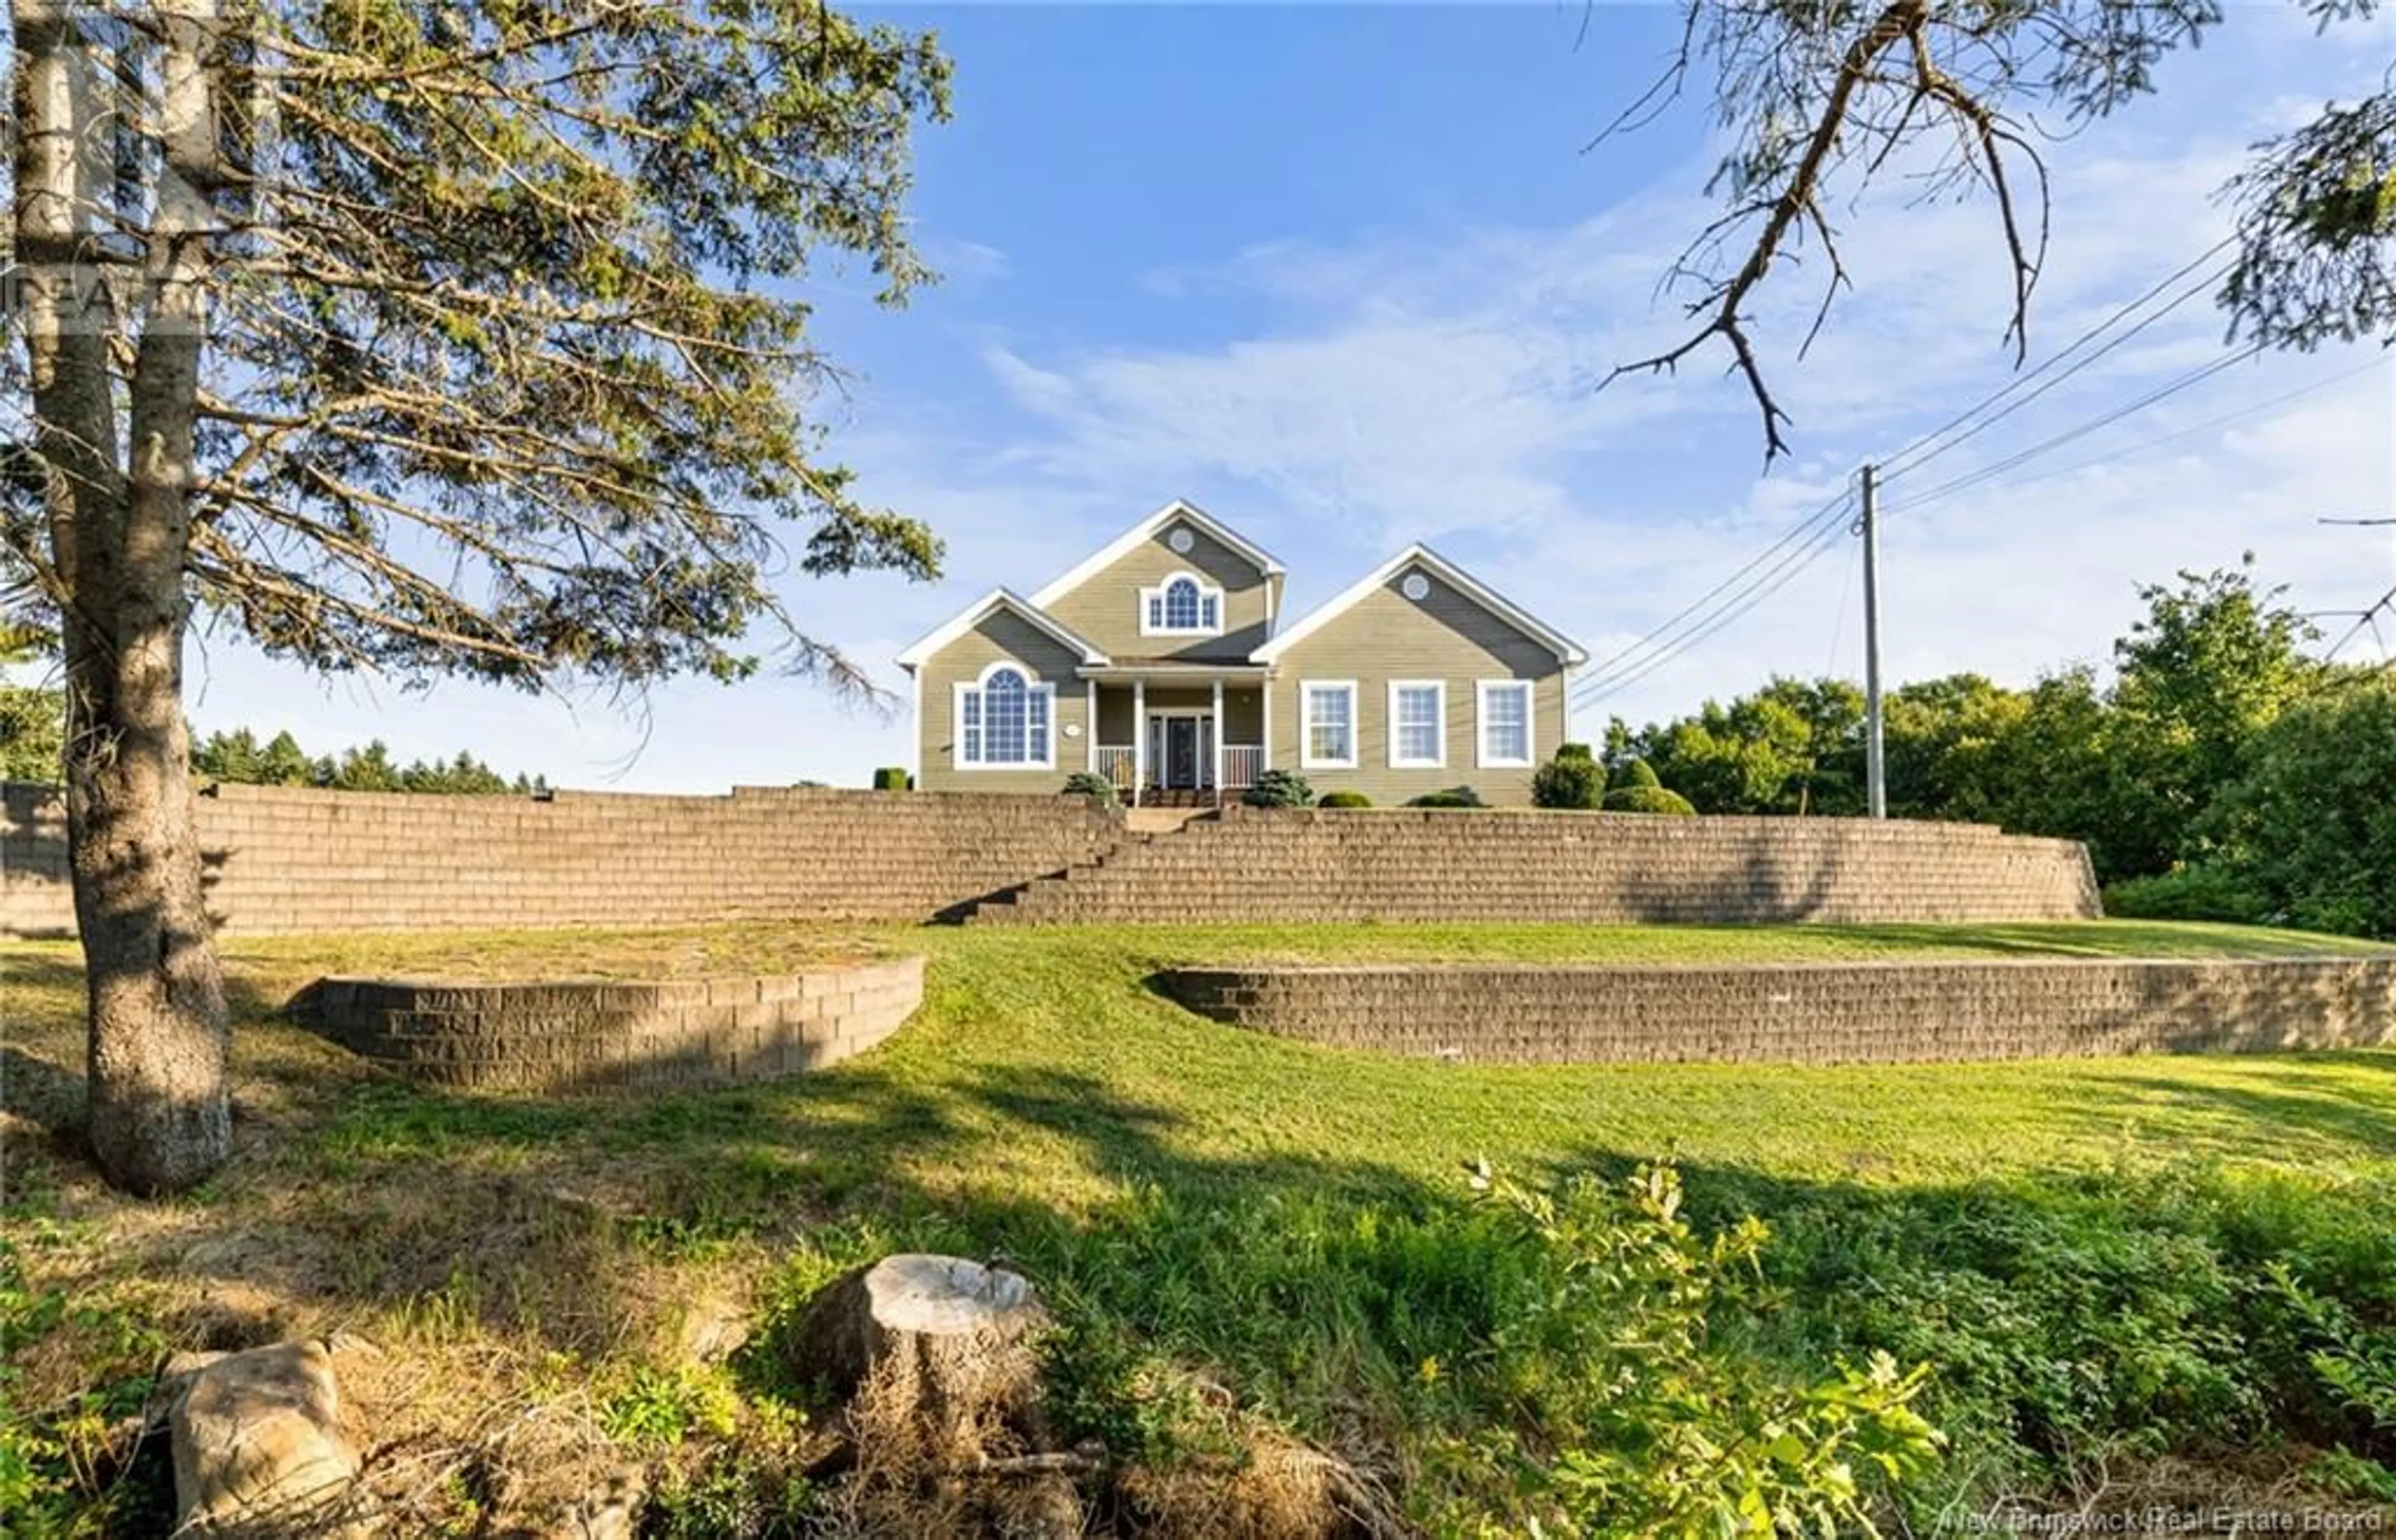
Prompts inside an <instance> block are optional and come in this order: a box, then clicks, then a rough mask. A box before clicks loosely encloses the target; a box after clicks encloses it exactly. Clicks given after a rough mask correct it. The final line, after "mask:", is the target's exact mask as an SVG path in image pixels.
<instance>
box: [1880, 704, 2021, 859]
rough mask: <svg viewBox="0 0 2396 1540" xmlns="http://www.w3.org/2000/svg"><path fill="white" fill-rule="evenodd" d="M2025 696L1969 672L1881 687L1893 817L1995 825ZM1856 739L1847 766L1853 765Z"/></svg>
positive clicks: (2010, 788)
mask: <svg viewBox="0 0 2396 1540" xmlns="http://www.w3.org/2000/svg"><path fill="white" fill-rule="evenodd" d="M2029 712H2030V699H2029V697H2028V696H2026V695H2025V694H2024V693H2023V692H2021V691H2019V690H2009V689H2006V688H2005V687H2004V686H2003V685H2001V684H1996V683H1995V682H1994V681H1992V680H1990V679H1987V678H1985V677H1983V676H1982V675H1979V674H1976V673H1959V674H1949V675H1947V676H1945V677H1944V678H1940V679H1926V680H1921V681H1918V682H1916V683H1913V684H1900V685H1898V686H1897V688H1896V689H1894V690H1891V691H1890V692H1888V699H1887V714H1886V724H1885V729H1884V748H1885V750H1886V763H1887V771H1888V808H1889V812H1890V814H1891V815H1892V816H1896V817H1900V818H1953V819H1959V820H1963V821H1965V822H1975V823H1998V822H2002V821H2003V812H2002V810H2003V808H2005V807H2006V806H2008V805H2010V803H2012V801H2013V797H2014V793H2015V789H2016V785H2017V783H2016V781H2015V779H2014V777H2015V775H2016V771H2017V766H2016V765H2015V764H2014V763H2012V756H2011V755H2010V754H2009V752H2008V750H2010V749H2011V748H2012V747H2013V746H2014V744H2015V742H2016V739H2017V734H2018V733H2019V732H2020V730H2021V727H2022V722H2023V719H2024V718H2025V717H2026V716H2027V715H2028V714H2029ZM1861 755H1862V746H1861V744H1860V743H1858V744H1857V748H1856V750H1855V751H1854V755H1853V756H1852V758H1851V760H1850V762H1849V763H1850V768H1851V769H1852V768H1855V767H1857V765H1859V762H1860V759H1861Z"/></svg>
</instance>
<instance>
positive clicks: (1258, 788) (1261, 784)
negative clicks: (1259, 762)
mask: <svg viewBox="0 0 2396 1540" xmlns="http://www.w3.org/2000/svg"><path fill="white" fill-rule="evenodd" d="M1240 800H1241V801H1242V802H1244V803H1247V804H1248V805H1249V806H1250V807H1312V806H1313V805H1314V788H1312V787H1311V786H1309V785H1307V784H1306V777H1304V776H1301V775H1299V774H1298V772H1297V771H1295V770H1268V771H1266V772H1265V773H1264V774H1263V775H1261V776H1258V777H1257V784H1256V785H1254V786H1251V787H1249V788H1248V789H1247V790H1245V791H1243V792H1241V793H1240Z"/></svg>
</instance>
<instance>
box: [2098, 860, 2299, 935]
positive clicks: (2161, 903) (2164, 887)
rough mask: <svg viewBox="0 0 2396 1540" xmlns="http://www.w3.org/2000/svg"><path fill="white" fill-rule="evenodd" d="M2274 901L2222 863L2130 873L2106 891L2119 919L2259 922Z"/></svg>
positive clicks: (2108, 907)
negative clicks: (2151, 874) (2141, 874)
mask: <svg viewBox="0 0 2396 1540" xmlns="http://www.w3.org/2000/svg"><path fill="white" fill-rule="evenodd" d="M2270 911H2271V903H2270V899H2268V898H2266V897H2265V896H2263V895H2262V894H2260V893H2257V892H2256V891H2255V889H2254V887H2253V886H2252V885H2250V884H2249V883H2247V882H2246V881H2245V880H2244V879H2243V878H2241V877H2238V876H2236V875H2234V874H2233V873H2230V872H2228V871H2224V870H2221V869H2220V868H2218V867H2210V866H2192V867H2189V866H2184V867H2178V868H2176V869H2175V870H2170V871H2166V872H2163V873H2162V874H2161V875H2159V876H2154V877H2132V878H2129V879H2127V880H2126V881H2123V882H2119V883H2114V884H2112V885H2111V886H2110V887H2108V888H2107V889H2106V890H2105V912H2106V913H2107V914H2109V915H2111V916H2112V917H2114V918H2115V919H2117V920H2223V921H2228V922H2230V923H2232V924H2239V925H2253V924H2260V923H2264V922H2265V921H2267V920H2269V919H2270Z"/></svg>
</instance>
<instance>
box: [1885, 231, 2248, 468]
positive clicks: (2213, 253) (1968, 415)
mask: <svg viewBox="0 0 2396 1540" xmlns="http://www.w3.org/2000/svg"><path fill="white" fill-rule="evenodd" d="M2236 239H2237V237H2236V236H2234V235H2227V236H2224V237H2222V239H2220V240H2219V241H2217V242H2216V243H2214V245H2213V246H2211V247H2210V248H2208V249H2207V250H2205V251H2203V252H2202V253H2200V254H2199V255H2198V256H2196V257H2195V258H2193V259H2190V261H2188V262H2187V263H2185V264H2183V265H2182V266H2181V267H2179V268H2178V269H2177V270H2176V271H2175V272H2171V273H2170V274H2168V275H2167V276H2165V277H2164V278H2163V280H2162V281H2160V282H2159V283H2157V284H2155V285H2154V286H2153V287H2151V288H2150V289H2148V290H2147V291H2146V292H2145V293H2144V294H2141V295H2139V296H2138V297H2137V298H2136V299H2133V300H2131V301H2130V302H2129V303H2128V304H2126V305H2123V307H2121V308H2120V309H2119V310H2117V311H2115V312H2113V313H2112V314H2110V315H2109V316H2107V317H2105V318H2104V319H2103V320H2101V321H2099V322H2097V324H2096V325H2093V326H2091V327H2089V328H2088V329H2087V330H2085V331H2083V332H2082V333H2081V334H2080V335H2079V336H2078V337H2076V338H2074V339H2071V341H2070V342H2069V343H2068V344H2066V345H2065V346H2064V348H2063V349H2062V351H2060V352H2056V353H2052V354H2050V355H2048V357H2047V359H2046V361H2045V362H2044V363H2043V364H2041V365H2038V366H2037V367H2036V368H2034V369H2032V370H2030V372H2029V373H2028V374H2023V375H2017V376H2016V377H2015V378H2012V379H2010V380H2008V381H2006V382H2005V384H2003V386H2001V387H2000V388H1998V389H1997V390H1995V391H1992V392H1990V393H1989V394H1988V395H1986V396H1983V397H1982V398H1981V399H1980V400H1978V401H1977V402H1975V403H1974V404H1973V405H1970V406H1967V407H1965V408H1964V409H1963V411H1961V412H1959V413H1957V414H1956V415H1955V416H1954V417H1952V418H1949V419H1948V420H1947V421H1946V422H1944V423H1941V424H1940V425H1939V426H1937V427H1936V428H1933V429H1932V430H1930V431H1928V432H1926V433H1924V434H1923V435H1922V436H1920V437H1919V438H1916V439H1915V440H1914V441H1913V442H1912V443H1910V444H1908V445H1905V446H1904V447H1903V448H1901V449H1898V450H1897V451H1896V452H1895V453H1894V454H1892V455H1890V456H1889V457H1888V463H1887V465H1886V466H1885V467H1884V469H1883V471H1882V480H1883V481H1884V482H1886V481H1889V480H1892V479H1894V478H1895V477H1897V475H1899V474H1902V473H1903V472H1905V471H1912V470H1916V469H1919V468H1920V467H1921V466H1923V465H1925V464H1927V463H1928V462H1929V461H1931V460H1933V459H1936V458H1937V457H1938V456H1940V455H1943V454H1945V453H1946V452H1947V451H1948V450H1950V449H1952V448H1954V447H1955V445H1958V444H1961V443H1963V441H1964V440H1965V439H1968V438H1970V437H1972V436H1973V435H1974V434H1977V433H1978V432H1980V431H1983V430H1985V429H1986V428H1988V427H1989V426H1990V424H1991V423H1994V422H1996V421H1998V420H1999V419H2000V418H2005V417H2010V416H2011V415H2013V413H2014V412H2016V411H2018V410H2019V409H2020V408H2021V407H2023V406H2026V405H2029V404H2030V402H2031V401H2034V400H2036V399H2037V397H2038V396H2039V395H2043V394H2044V393H2045V392H2047V391H2049V390H2052V389H2053V388H2054V387H2055V386H2057V385H2059V384H2061V383H2062V382H2063V380H2064V379H2067V378H2070V376H2071V375H2074V374H2077V373H2079V372H2080V371H2081V370H2082V369H2083V368H2086V367H2087V366H2088V365H2090V364H2093V363H2095V362H2096V361H2097V359H2099V358H2101V357H2103V356H2104V355H2105V354H2106V353H2109V352H2112V351H2113V350H2114V349H2115V348H2118V347H2120V346H2121V345H2122V344H2123V343H2124V342H2126V341H2128V340H2129V339H2131V338H2133V337H2136V335H2137V334H2138V333H2140V332H2142V331H2144V330H2146V329H2147V328H2148V327H2149V326H2151V325H2154V324H2155V323H2156V322H2158V321H2160V320H2162V319H2163V317H2164V316H2166V315H2168V314H2170V313H2171V312H2173V311H2176V310H2177V309H2178V308H2179V307H2180V306H2181V305H2183V304H2186V303H2187V302H2188V300H2189V299H2190V298H2192V297H2193V296H2194V295H2196V294H2198V293H2201V292H2203V289H2204V288H2206V287H2207V286H2209V285H2212V284H2213V283H2214V282H2215V281H2216V279H2217V278H2218V277H2219V276H2220V274H2219V273H2208V274H2207V275H2206V276H2205V277H2204V278H2203V280H2202V281H2201V282H2200V283H2198V284H2197V285H2195V286H2194V287H2192V288H2190V289H2189V290H2188V291H2187V292H2186V293H2183V294H2181V295H2180V296H2179V297H2178V298H2177V299H2174V300H2173V301H2172V302H2171V303H2170V304H2168V305H2166V306H2164V307H2163V309H2162V310H2160V311H2158V312H2155V313H2154V314H2152V315H2150V316H2148V317H2147V318H2146V319H2144V320H2142V321H2140V322H2139V323H2138V324H2137V325H2135V326H2133V327H2131V328H2130V329H2129V330H2128V331H2126V332H2124V333H2123V334H2122V335H2121V336H2119V337H2117V338H2115V339H2113V340H2112V341H2110V342H2108V343H2107V344H2106V345H2105V346H2104V347H2102V348H2100V349H2098V350H2097V352H2094V353H2092V354H2090V355H2089V356H2088V357H2086V358H2084V359H2083V360H2081V361H2080V362H2079V363H2078V364H2075V365H2072V366H2071V368H2070V370H2069V371H2067V372H2066V373H2065V374H2064V375H2062V376H2059V377H2058V378H2056V379H2053V380H2050V381H2049V382H2048V383H2047V384H2045V385H2043V386H2041V387H2040V388H2039V390H2038V391H2037V392H2034V393H2033V394H2032V395H2030V396H2029V397H2026V398H2025V399H2023V400H2022V401H2019V402H2017V403H2015V404H2014V405H2012V406H2009V407H2007V408H2006V409H2005V410H2004V411H2003V412H2001V413H1999V414H1998V415H1997V416H1996V417H1993V418H1990V419H1989V420H1988V421H1987V422H1983V423H1981V424H1980V425H1979V426H1978V427H1976V428H1974V429H1973V430H1972V431H1970V432H1967V433H1964V434H1963V435H1961V436H1959V437H1957V438H1955V439H1954V440H1952V441H1951V442H1950V443H1947V444H1944V445H1938V446H1937V447H1936V448H1927V447H1926V446H1927V445H1931V444H1932V442H1933V441H1934V440H1937V439H1938V438H1939V437H1941V436H1942V435H1944V434H1947V433H1950V432H1952V431H1954V430H1956V429H1957V428H1960V427H1962V426H1963V424H1965V423H1967V422H1970V421H1971V420H1972V419H1973V418H1977V417H1978V416H1979V415H1980V414H1981V413H1983V412H1985V411H1987V410H1988V409H1989V408H1990V407H1991V406H1993V405H1997V404H1998V403H1999V402H2001V401H2003V400H2004V399H2005V398H2006V397H2007V396H2009V395H2012V394H2013V393H2015V392H2017V391H2020V390H2022V389H2024V388H2025V387H2027V386H2029V385H2030V384H2031V383H2032V382H2033V381H2035V380H2037V379H2038V378H2040V377H2041V376H2043V375H2044V374H2045V373H2046V372H2047V371H2048V370H2050V369H2052V368H2054V367H2056V366H2057V365H2059V364H2061V363H2062V362H2063V361H2064V360H2066V359H2068V358H2070V357H2071V355H2072V354H2074V353H2076V352H2079V351H2080V350H2081V349H2083V348H2084V347H2086V346H2087V345H2088V344H2089V343H2091V342H2093V341H2095V340H2096V339H2097V338H2099V337H2102V336H2103V335H2105V333H2107V332H2109V331H2110V330H2112V329H2113V328H2114V327H2115V326H2117V325H2121V324H2122V323H2123V321H2124V320H2127V319H2128V318H2129V317H2130V316H2131V315H2133V314H2135V313H2136V312H2137V311H2138V310H2139V309H2140V308H2142V307H2143V306H2145V305H2147V304H2149V303H2150V302H2151V301H2152V300H2153V299H2155V298H2156V297H2157V296H2158V295H2160V294H2162V293H2163V291H2164V290H2165V289H2168V288H2170V287H2171V286H2172V285H2174V284H2176V283H2178V282H2179V281H2180V280H2181V279H2183V278H2185V277H2187V276H2188V275H2189V274H2190V273H2191V272H2195V271H2196V270H2197V269H2198V268H2200V267H2203V265H2204V264H2205V263H2207V262H2209V261H2211V260H2212V259H2214V258H2216V257H2217V256H2219V255H2220V254H2221V253H2222V252H2224V251H2226V250H2228V249H2229V248H2230V246H2231V245H2232V244H2234V243H2235V241H2236ZM2224 271H2226V270H2224ZM1909 456H1911V457H1913V458H1907V457H1909Z"/></svg>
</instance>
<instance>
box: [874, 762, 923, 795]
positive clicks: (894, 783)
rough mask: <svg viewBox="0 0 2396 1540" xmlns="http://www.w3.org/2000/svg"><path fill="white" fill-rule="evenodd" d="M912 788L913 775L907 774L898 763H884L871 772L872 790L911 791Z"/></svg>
mask: <svg viewBox="0 0 2396 1540" xmlns="http://www.w3.org/2000/svg"><path fill="white" fill-rule="evenodd" d="M914 789H915V777H912V776H911V775H909V774H907V772H906V770H905V768H904V767H902V766H900V765H896V764H885V765H884V766H883V767H882V768H881V769H879V770H876V771H875V772H873V790H876V791H912V790H914Z"/></svg>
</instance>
